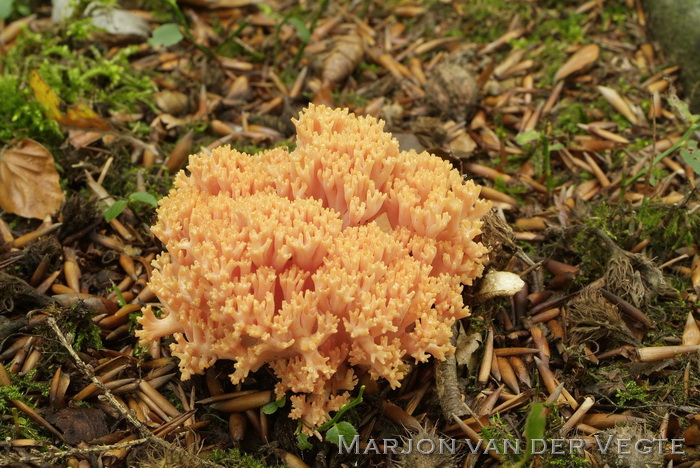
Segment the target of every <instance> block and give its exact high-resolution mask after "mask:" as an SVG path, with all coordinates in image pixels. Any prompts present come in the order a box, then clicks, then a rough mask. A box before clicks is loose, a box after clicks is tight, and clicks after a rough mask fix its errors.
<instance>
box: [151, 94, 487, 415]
mask: <svg viewBox="0 0 700 468" xmlns="http://www.w3.org/2000/svg"><path fill="white" fill-rule="evenodd" d="M295 125H296V128H297V148H296V149H295V150H294V151H292V152H288V151H287V150H286V149H281V148H277V149H273V150H270V151H266V152H263V153H261V154H259V155H255V156H251V155H248V154H244V153H239V152H238V151H235V150H232V149H230V148H229V147H221V148H217V149H215V150H213V151H212V152H211V154H205V153H201V154H199V155H197V156H193V157H192V158H191V159H190V165H189V172H190V174H189V175H186V173H185V172H180V173H179V174H178V175H177V177H176V179H175V188H174V189H173V190H172V191H171V192H170V194H169V195H168V197H166V198H164V199H163V200H162V201H161V203H160V208H159V209H158V222H157V224H156V225H155V226H154V227H153V233H154V234H155V235H156V236H157V237H158V238H159V239H160V240H161V241H162V242H163V243H164V244H165V246H166V248H167V251H168V252H167V253H163V254H161V255H160V256H159V257H158V258H157V259H156V260H155V261H154V266H155V270H154V272H153V275H152V277H151V282H150V287H151V288H152V289H153V291H154V292H155V293H156V294H157V295H158V298H159V299H160V301H161V303H162V309H163V310H164V312H165V314H164V317H163V318H156V316H155V315H154V313H153V310H152V309H151V307H146V308H145V310H144V315H143V317H142V318H141V320H140V322H141V325H142V329H141V330H139V331H138V332H137V335H138V336H139V337H140V338H141V340H142V342H150V341H153V340H155V339H157V338H159V337H163V336H167V335H171V334H172V335H174V337H175V343H174V344H172V345H171V348H172V353H173V355H175V356H177V357H178V358H179V359H180V370H181V372H182V376H183V378H184V379H187V378H189V377H190V375H192V374H198V373H202V372H203V371H204V370H205V369H206V368H208V367H209V366H212V365H213V364H214V362H215V361H216V360H218V359H231V360H233V361H235V371H234V372H233V374H231V380H232V381H233V382H234V383H239V382H242V381H243V380H244V379H245V378H246V376H247V375H248V374H249V373H250V372H251V371H255V370H257V369H259V368H260V367H261V366H263V365H265V364H268V365H269V366H270V367H271V368H272V369H273V370H274V372H275V374H276V375H277V377H278V378H279V383H278V385H277V387H276V393H277V395H278V397H281V396H282V395H284V394H285V393H286V392H288V391H291V392H293V393H295V394H296V395H294V396H292V398H291V399H292V403H293V410H292V413H291V417H293V418H301V419H303V421H304V422H305V424H306V425H307V426H308V427H315V426H318V425H320V424H322V423H323V422H325V421H326V420H328V418H329V411H335V410H337V409H339V408H340V407H341V406H342V405H343V404H345V403H347V402H348V401H349V392H350V391H351V390H353V389H354V388H355V385H356V383H357V376H358V373H361V372H367V373H369V375H370V376H371V377H372V378H374V379H379V378H385V379H386V380H387V381H388V382H389V383H390V384H391V386H392V387H397V386H399V385H400V384H401V379H402V378H403V377H404V375H405V374H406V372H407V370H408V365H407V363H406V362H407V361H406V360H407V359H408V358H413V360H415V361H417V362H418V361H426V360H427V359H428V357H429V356H430V355H432V356H435V357H436V358H438V359H444V357H445V356H446V355H448V354H450V353H452V352H453V351H454V349H453V347H452V346H451V345H450V336H451V330H450V329H451V326H452V324H453V323H454V322H455V320H457V319H460V318H462V317H466V316H468V315H469V311H468V308H467V307H466V306H465V305H464V304H463V301H462V294H461V292H462V285H463V284H467V285H469V284H471V283H472V281H473V280H474V279H475V278H477V277H478V276H480V275H481V272H482V270H483V265H482V262H483V260H484V258H485V253H486V249H485V247H484V246H483V245H482V244H481V243H479V242H477V241H476V240H475V239H476V238H477V237H478V236H479V235H480V233H481V231H480V228H481V221H480V218H481V216H483V215H484V214H485V213H486V211H487V210H488V208H489V207H488V204H487V202H485V201H482V200H480V199H479V198H478V194H479V187H477V186H476V185H474V183H473V182H471V181H467V182H465V181H464V179H463V178H462V176H461V175H460V174H459V173H458V172H457V170H455V169H453V168H452V166H451V165H450V164H449V163H448V162H446V161H443V160H442V159H440V158H438V157H436V156H433V155H430V154H428V153H420V154H418V153H416V152H415V151H408V152H400V151H399V149H398V143H397V142H396V140H394V139H392V137H391V135H390V134H389V133H386V132H384V131H383V122H381V121H377V120H375V119H374V118H372V117H356V116H355V115H354V114H350V113H348V111H347V110H339V109H330V108H327V107H323V106H316V107H314V106H310V107H309V108H308V109H307V110H305V111H304V112H303V113H302V114H301V116H300V118H299V120H298V121H295Z"/></svg>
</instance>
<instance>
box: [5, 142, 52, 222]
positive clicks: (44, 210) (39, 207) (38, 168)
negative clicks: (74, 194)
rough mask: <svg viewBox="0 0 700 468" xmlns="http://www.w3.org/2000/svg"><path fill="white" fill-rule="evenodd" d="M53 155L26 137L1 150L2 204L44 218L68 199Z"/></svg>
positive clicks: (10, 210) (12, 210) (8, 209)
mask: <svg viewBox="0 0 700 468" xmlns="http://www.w3.org/2000/svg"><path fill="white" fill-rule="evenodd" d="M64 199H65V198H64V196H63V191H62V190H61V186H60V185H59V179H58V172H57V171H56V168H55V167H54V161H53V155H52V154H51V153H50V152H49V150H47V149H46V148H44V147H43V146H42V145H41V144H39V143H37V142H36V141H34V140H30V139H29V138H26V139H25V140H24V141H22V143H21V144H20V145H19V146H16V147H13V148H8V149H6V150H5V151H4V152H3V153H1V154H0V207H1V208H3V209H4V210H6V211H9V212H10V213H15V214H17V215H20V216H23V217H25V218H39V219H43V218H44V217H45V216H46V215H52V214H54V213H56V211H58V209H59V208H60V207H61V204H62V203H63V201H64Z"/></svg>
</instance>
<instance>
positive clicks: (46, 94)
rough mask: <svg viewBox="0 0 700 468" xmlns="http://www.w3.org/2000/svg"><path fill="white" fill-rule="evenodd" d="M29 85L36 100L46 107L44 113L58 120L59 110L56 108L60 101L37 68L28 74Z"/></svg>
mask: <svg viewBox="0 0 700 468" xmlns="http://www.w3.org/2000/svg"><path fill="white" fill-rule="evenodd" d="M29 85H30V86H31V87H32V89H33V90H34V96H35V97H36V100H37V101H39V102H40V103H42V104H43V105H44V107H46V113H47V114H48V116H49V118H51V119H54V120H58V119H59V118H60V117H61V111H60V110H59V109H58V106H59V105H60V103H61V101H60V99H59V98H58V96H57V95H56V93H55V92H54V91H53V89H51V87H50V86H49V85H48V84H46V81H44V79H43V78H42V77H41V75H40V74H39V71H38V70H34V71H32V72H31V73H30V74H29Z"/></svg>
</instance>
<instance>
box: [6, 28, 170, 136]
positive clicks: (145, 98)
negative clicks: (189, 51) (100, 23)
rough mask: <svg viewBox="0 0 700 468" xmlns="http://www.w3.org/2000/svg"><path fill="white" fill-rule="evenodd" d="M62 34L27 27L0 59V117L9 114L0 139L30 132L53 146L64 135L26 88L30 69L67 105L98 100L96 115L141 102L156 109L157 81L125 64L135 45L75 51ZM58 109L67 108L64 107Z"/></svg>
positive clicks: (128, 109) (127, 108)
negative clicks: (109, 51)
mask: <svg viewBox="0 0 700 468" xmlns="http://www.w3.org/2000/svg"><path fill="white" fill-rule="evenodd" d="M91 31H92V30H91ZM65 34H69V33H68V32H64V36H57V35H52V34H51V33H48V32H47V33H44V34H34V33H30V32H28V31H26V30H25V31H24V32H23V33H22V34H21V35H20V37H19V38H18V39H17V41H16V44H15V45H14V46H13V47H12V48H10V49H9V51H8V52H7V55H6V56H4V57H1V58H0V67H1V68H2V69H3V75H2V76H0V115H3V116H6V115H7V116H11V118H10V124H9V125H3V127H2V129H0V142H7V141H9V140H10V139H11V138H12V137H13V136H19V137H23V136H30V137H32V138H34V139H36V140H38V141H40V142H41V143H44V144H48V145H57V144H58V143H60V141H61V139H62V134H61V130H60V127H59V126H58V124H57V123H56V122H54V121H52V120H49V119H48V118H47V117H46V116H45V115H44V113H43V106H42V105H41V104H40V103H39V102H37V100H36V99H35V98H34V92H33V90H32V89H31V87H30V86H29V76H30V73H31V72H33V71H38V72H39V74H40V76H41V77H42V79H43V80H44V81H45V82H46V84H47V85H48V86H49V87H50V88H51V89H52V90H53V91H54V92H55V93H56V94H57V95H58V97H59V98H60V99H61V101H62V103H63V104H65V105H74V104H78V103H82V104H86V105H88V106H89V107H91V108H94V103H99V105H100V108H98V109H97V111H98V113H100V112H102V113H105V112H107V111H111V112H134V111H136V110H138V109H139V108H140V107H142V106H149V107H151V108H153V109H154V107H153V104H152V94H153V91H154V90H155V89H156V88H155V85H154V84H153V82H152V81H151V80H150V78H149V77H148V76H146V75H145V74H143V73H141V72H138V71H135V70H134V69H133V68H132V67H131V65H130V64H129V60H128V57H129V56H130V55H131V54H133V53H134V52H135V51H136V50H137V47H135V46H132V47H124V48H120V49H119V50H118V51H117V52H116V53H115V54H113V55H108V54H107V52H106V51H105V50H102V49H100V48H98V47H97V46H94V45H91V46H86V47H85V48H83V49H80V50H77V49H76V48H75V47H74V42H75V40H74V38H71V37H70V36H66V35H65ZM61 111H62V112H65V107H64V106H62V108H61ZM135 125H136V124H135Z"/></svg>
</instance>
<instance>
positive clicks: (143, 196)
mask: <svg viewBox="0 0 700 468" xmlns="http://www.w3.org/2000/svg"><path fill="white" fill-rule="evenodd" d="M129 201H139V202H141V203H146V204H148V205H151V206H152V207H153V208H158V200H156V197H154V196H153V195H151V194H150V193H148V192H134V193H132V194H131V195H129Z"/></svg>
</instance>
